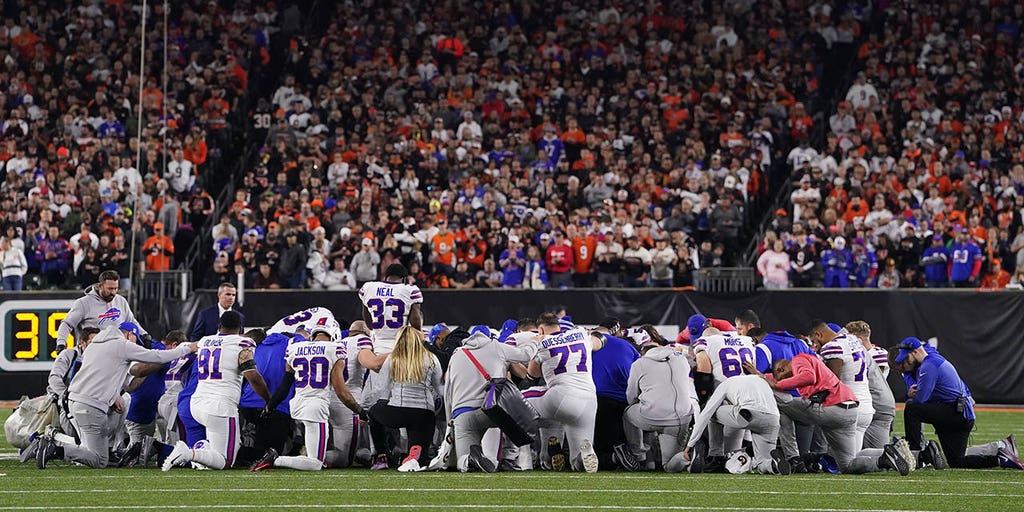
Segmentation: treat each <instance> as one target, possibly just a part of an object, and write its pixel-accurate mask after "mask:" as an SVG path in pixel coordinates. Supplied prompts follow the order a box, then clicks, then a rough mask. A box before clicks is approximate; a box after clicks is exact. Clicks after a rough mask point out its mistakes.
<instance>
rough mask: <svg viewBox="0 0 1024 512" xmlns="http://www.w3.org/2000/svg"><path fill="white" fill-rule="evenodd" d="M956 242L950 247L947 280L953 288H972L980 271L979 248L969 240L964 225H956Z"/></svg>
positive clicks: (969, 235)
mask: <svg viewBox="0 0 1024 512" xmlns="http://www.w3.org/2000/svg"><path fill="white" fill-rule="evenodd" d="M954 231H955V232H956V242H955V243H954V244H953V247H952V248H950V250H949V254H950V261H949V282H950V283H952V284H953V287H955V288H973V287H975V286H977V284H978V275H979V274H980V273H981V258H982V255H981V249H980V248H979V247H978V245H977V244H975V243H974V241H973V240H971V234H970V231H968V229H967V228H966V227H960V226H957V227H956V228H954Z"/></svg>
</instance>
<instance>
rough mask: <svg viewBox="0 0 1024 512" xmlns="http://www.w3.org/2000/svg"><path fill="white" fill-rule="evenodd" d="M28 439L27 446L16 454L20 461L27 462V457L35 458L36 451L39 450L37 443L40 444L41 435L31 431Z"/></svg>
mask: <svg viewBox="0 0 1024 512" xmlns="http://www.w3.org/2000/svg"><path fill="white" fill-rule="evenodd" d="M28 439H29V443H28V446H26V447H25V449H24V450H22V451H21V453H19V454H18V460H19V461H21V462H22V463H25V462H28V461H29V459H34V458H36V452H38V451H39V445H40V444H42V439H43V436H41V435H39V434H38V433H33V434H32V435H31V436H29V438H28Z"/></svg>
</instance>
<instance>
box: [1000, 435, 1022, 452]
mask: <svg viewBox="0 0 1024 512" xmlns="http://www.w3.org/2000/svg"><path fill="white" fill-rule="evenodd" d="M1003 444H1004V445H1006V451H1008V452H1010V453H1012V454H1013V456H1014V457H1020V452H1018V451H1017V436H1015V435H1013V434H1010V435H1008V436H1006V439H1003Z"/></svg>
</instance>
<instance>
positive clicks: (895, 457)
mask: <svg viewBox="0 0 1024 512" xmlns="http://www.w3.org/2000/svg"><path fill="white" fill-rule="evenodd" d="M878 466H879V467H882V468H886V469H893V470H896V471H898V472H899V474H900V476H907V475H909V474H910V462H909V461H908V460H907V459H906V457H904V456H903V453H901V452H900V450H899V448H897V447H896V444H895V443H894V444H887V445H885V448H883V449H882V456H881V457H879V458H878Z"/></svg>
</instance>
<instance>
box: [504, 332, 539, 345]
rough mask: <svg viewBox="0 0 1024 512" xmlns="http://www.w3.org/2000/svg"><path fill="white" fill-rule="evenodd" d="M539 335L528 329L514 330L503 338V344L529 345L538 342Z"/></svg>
mask: <svg viewBox="0 0 1024 512" xmlns="http://www.w3.org/2000/svg"><path fill="white" fill-rule="evenodd" d="M540 340H541V335H540V334H538V333H535V332H530V331H520V332H514V333H512V334H509V335H508V338H505V344H506V345H509V346H512V347H529V346H537V345H539V344H540Z"/></svg>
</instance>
